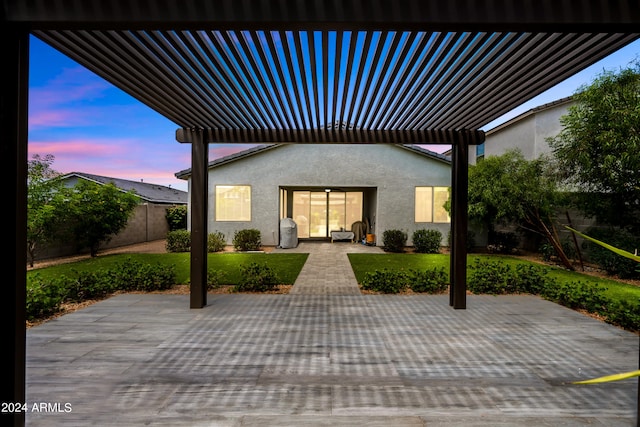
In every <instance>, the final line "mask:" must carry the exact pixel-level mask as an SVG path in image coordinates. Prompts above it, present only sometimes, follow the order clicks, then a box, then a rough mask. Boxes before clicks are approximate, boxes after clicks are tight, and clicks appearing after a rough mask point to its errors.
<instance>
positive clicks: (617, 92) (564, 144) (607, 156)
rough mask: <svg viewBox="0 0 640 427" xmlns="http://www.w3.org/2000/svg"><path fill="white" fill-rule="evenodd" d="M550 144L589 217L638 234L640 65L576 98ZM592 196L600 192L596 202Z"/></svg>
mask: <svg viewBox="0 0 640 427" xmlns="http://www.w3.org/2000/svg"><path fill="white" fill-rule="evenodd" d="M573 100H574V104H573V105H572V106H571V107H569V112H568V113H567V114H566V115H564V116H563V117H561V119H560V123H561V124H562V126H563V129H562V131H561V132H560V133H559V134H558V135H557V136H555V137H553V138H549V139H548V142H549V144H550V145H551V147H552V149H553V153H554V155H555V157H556V159H557V161H558V163H559V168H558V169H559V170H560V171H562V172H563V177H564V178H565V179H566V180H567V181H568V182H569V183H571V184H573V185H574V186H576V187H577V188H578V189H579V190H582V191H584V193H582V197H577V198H576V205H577V207H578V208H580V209H581V210H582V211H583V212H584V213H585V214H586V215H587V216H590V217H596V218H598V220H600V221H602V222H605V223H608V224H611V225H615V226H633V227H635V230H636V231H637V230H638V229H640V62H636V63H635V64H634V65H632V66H630V67H629V68H626V69H621V70H620V71H619V72H613V71H604V72H603V73H602V74H600V75H599V76H598V77H597V78H596V79H595V80H594V81H593V82H592V83H591V84H590V85H588V86H583V87H581V88H580V89H579V90H578V92H577V93H576V94H575V95H574V96H573ZM593 193H597V195H596V196H595V197H594V194H593Z"/></svg>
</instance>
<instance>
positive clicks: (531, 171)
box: [469, 150, 574, 270]
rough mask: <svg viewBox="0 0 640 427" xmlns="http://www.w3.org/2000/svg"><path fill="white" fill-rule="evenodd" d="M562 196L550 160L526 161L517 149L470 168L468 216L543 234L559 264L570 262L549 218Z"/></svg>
mask: <svg viewBox="0 0 640 427" xmlns="http://www.w3.org/2000/svg"><path fill="white" fill-rule="evenodd" d="M561 200H562V195H561V193H560V192H559V191H558V185H557V179H556V177H555V175H554V174H553V173H552V170H551V163H550V161H549V160H547V159H545V158H543V157H540V158H538V159H536V160H526V159H525V158H524V156H523V155H522V153H521V152H520V151H519V150H509V151H507V152H506V153H505V154H503V155H500V156H489V157H486V158H485V159H484V160H482V161H481V162H479V163H478V164H476V165H472V166H470V167H469V217H470V219H472V220H478V221H482V222H483V223H486V224H488V226H489V228H490V230H493V229H494V226H495V225H496V224H510V223H512V224H517V225H518V226H520V227H522V228H523V229H525V230H528V231H532V232H535V233H537V234H539V235H541V236H543V237H544V238H545V239H546V240H547V241H548V242H549V243H550V244H551V245H552V246H553V248H554V249H555V250H556V253H557V254H558V256H559V258H560V260H561V261H562V263H563V264H564V265H565V266H566V267H567V268H569V269H571V270H573V269H574V268H573V265H572V264H571V262H570V261H569V259H568V257H567V256H566V254H565V253H564V251H563V249H562V244H561V243H560V240H559V238H558V234H557V231H556V229H555V226H554V224H553V220H552V218H554V217H555V214H556V207H557V206H558V205H559V204H560V202H561Z"/></svg>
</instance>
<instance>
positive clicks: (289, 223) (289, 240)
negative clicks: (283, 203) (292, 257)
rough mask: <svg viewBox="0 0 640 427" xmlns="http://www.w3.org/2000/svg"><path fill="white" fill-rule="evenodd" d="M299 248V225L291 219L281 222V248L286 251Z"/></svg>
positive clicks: (283, 219)
mask: <svg viewBox="0 0 640 427" xmlns="http://www.w3.org/2000/svg"><path fill="white" fill-rule="evenodd" d="M297 246H298V225H297V224H296V223H295V221H294V220H292V219H291V218H282V219H281V220H280V247H281V248H284V249H288V248H295V247H297Z"/></svg>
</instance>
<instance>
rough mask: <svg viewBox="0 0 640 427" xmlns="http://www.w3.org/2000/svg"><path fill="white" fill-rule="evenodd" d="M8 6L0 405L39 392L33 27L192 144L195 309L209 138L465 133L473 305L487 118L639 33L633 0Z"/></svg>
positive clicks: (218, 0) (24, 2)
mask: <svg viewBox="0 0 640 427" xmlns="http://www.w3.org/2000/svg"><path fill="white" fill-rule="evenodd" d="M0 13H2V18H1V19H2V56H3V57H4V58H5V60H4V63H5V66H4V71H5V72H4V76H5V78H4V79H3V82H2V90H1V95H0V109H1V116H0V121H1V123H0V124H1V126H2V127H1V128H2V133H3V138H2V144H1V147H2V148H1V150H2V151H1V153H2V156H1V157H0V159H1V160H0V161H2V163H3V164H4V167H3V168H2V174H3V176H4V182H5V183H6V184H7V188H9V189H10V191H11V193H12V196H13V197H14V199H15V204H14V209H10V215H11V216H10V222H9V224H11V223H14V224H15V235H14V240H15V241H14V243H15V248H16V251H15V253H13V256H6V257H3V260H4V261H3V262H4V263H5V266H6V267H7V269H5V271H6V272H10V273H9V274H10V280H9V283H10V286H7V289H6V290H5V292H6V293H5V298H3V299H2V303H1V304H2V307H1V312H2V319H3V326H4V328H5V331H7V332H6V335H5V336H6V338H5V339H6V342H8V343H10V344H8V345H5V346H3V348H4V350H3V354H4V360H9V361H10V362H9V364H8V365H6V367H5V368H4V369H3V377H2V378H3V381H2V396H1V397H2V402H21V401H24V398H25V309H24V306H25V300H26V296H25V287H26V268H25V265H26V247H25V245H26V231H25V230H26V226H25V225H26V165H27V133H28V119H27V111H28V106H27V100H28V56H29V36H30V35H32V34H33V35H35V36H36V37H39V38H40V39H42V40H44V41H45V42H47V43H48V44H50V45H51V46H53V47H54V48H56V49H57V50H59V51H60V52H62V53H64V54H65V55H68V56H69V57H70V58H72V59H74V60H76V61H77V62H79V63H80V64H82V65H84V66H85V67H87V68H88V69H90V70H92V71H94V72H95V73H97V74H98V75H100V76H102V77H103V78H104V79H106V80H107V81H109V82H111V83H113V84H114V85H115V86H117V87H119V88H121V89H122V90H124V91H126V92H128V93H129V94H131V95H132V96H134V97H135V98H137V99H138V100H140V101H141V102H143V103H144V104H146V105H148V106H149V107H151V108H153V109H154V110H156V111H157V112H159V113H160V114H162V115H163V116H165V117H166V118H168V119H170V120H171V121H173V122H174V123H175V124H176V127H177V129H178V130H177V132H176V139H177V140H178V141H179V142H182V143H190V144H191V145H192V184H191V197H192V199H191V206H192V210H191V226H192V229H191V233H192V248H193V249H192V252H191V282H192V287H191V304H190V305H191V308H200V307H203V306H205V305H206V303H207V301H206V271H207V262H206V255H207V253H206V236H207V189H208V182H207V163H208V144H210V143H217V142H224V143H229V142H232V143H272V142H279V143H282V142H285V143H326V144H327V150H331V145H330V144H339V143H348V144H359V143H362V144H376V143H391V144H407V143H411V144H447V145H451V146H452V153H453V157H452V159H453V160H452V195H453V196H452V208H453V209H452V212H453V214H452V255H451V278H452V286H451V294H450V305H451V306H452V307H453V308H456V309H464V308H466V250H465V240H466V231H467V216H466V211H467V200H466V193H467V158H468V148H469V146H470V145H474V144H479V143H481V142H482V141H483V140H484V134H483V132H481V131H480V130H478V129H480V128H481V127H482V126H483V125H485V124H487V123H489V122H490V121H492V120H493V119H495V118H498V117H499V116H501V115H502V114H504V113H506V112H508V111H510V110H511V109H513V108H514V107H516V106H518V105H520V104H521V103H523V102H525V101H527V100H528V99H531V98H532V97H534V96H535V95H537V94H539V93H541V92H543V91H544V90H546V89H548V88H550V87H552V86H554V85H555V84H557V83H559V82H561V81H562V80H564V79H566V78H567V77H569V76H571V75H572V74H575V73H576V72H578V71H580V70H581V69H583V68H585V67H587V66H589V65H591V64H592V63H594V62H596V61H598V60H599V59H601V58H603V57H605V56H607V55H608V54H610V53H612V52H614V51H616V50H618V49H620V48H621V47H623V46H625V45H626V44H628V43H630V42H632V41H634V40H636V39H638V37H640V7H639V6H638V3H637V0H617V1H615V0H513V1H509V0H446V1H424V0H366V1H365V0H353V1H318V0H310V1H302V0H298V1H287V0H262V1H242V0H210V1H206V0H157V1H153V0H83V1H74V0H51V1H40V0H5V1H4V2H3V6H2V9H1V10H0ZM13 422H14V425H23V424H24V414H16V415H14V416H13Z"/></svg>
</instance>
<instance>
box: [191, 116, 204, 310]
mask: <svg viewBox="0 0 640 427" xmlns="http://www.w3.org/2000/svg"><path fill="white" fill-rule="evenodd" d="M208 163H209V144H208V142H206V141H205V138H204V132H203V131H202V130H201V129H200V130H194V131H191V171H192V174H191V191H190V194H191V286H190V289H191V290H190V295H191V297H190V307H191V308H202V307H204V306H205V305H207V234H208V231H207V221H208V215H207V212H208V205H209V203H208V193H209V172H208V170H207V168H208Z"/></svg>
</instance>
